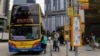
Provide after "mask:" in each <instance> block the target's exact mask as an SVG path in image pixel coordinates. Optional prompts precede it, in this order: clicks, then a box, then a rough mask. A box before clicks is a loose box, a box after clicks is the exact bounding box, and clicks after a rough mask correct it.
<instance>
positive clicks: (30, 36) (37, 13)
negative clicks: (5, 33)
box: [9, 4, 42, 52]
mask: <svg viewBox="0 0 100 56" xmlns="http://www.w3.org/2000/svg"><path fill="white" fill-rule="evenodd" d="M41 20H42V12H41V8H40V5H39V4H21V5H13V8H12V12H11V19H10V25H9V52H20V51H21V52H23V51H42V48H41V32H42V29H41V26H42V25H41V22H42V21H41Z"/></svg>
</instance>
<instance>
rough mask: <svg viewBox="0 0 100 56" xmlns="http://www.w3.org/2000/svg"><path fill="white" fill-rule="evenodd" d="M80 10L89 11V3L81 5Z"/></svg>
mask: <svg viewBox="0 0 100 56" xmlns="http://www.w3.org/2000/svg"><path fill="white" fill-rule="evenodd" d="M79 9H81V10H88V9H89V3H79Z"/></svg>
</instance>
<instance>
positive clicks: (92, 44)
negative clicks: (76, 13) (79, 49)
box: [90, 33, 96, 50]
mask: <svg viewBox="0 0 100 56" xmlns="http://www.w3.org/2000/svg"><path fill="white" fill-rule="evenodd" d="M95 43H96V40H95V35H94V34H93V33H91V35H90V44H91V47H92V50H95Z"/></svg>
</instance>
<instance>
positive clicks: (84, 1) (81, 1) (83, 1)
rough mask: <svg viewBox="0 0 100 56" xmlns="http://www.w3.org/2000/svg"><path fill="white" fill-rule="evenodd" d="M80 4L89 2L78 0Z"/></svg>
mask: <svg viewBox="0 0 100 56" xmlns="http://www.w3.org/2000/svg"><path fill="white" fill-rule="evenodd" d="M78 2H79V3H88V2H89V0H78Z"/></svg>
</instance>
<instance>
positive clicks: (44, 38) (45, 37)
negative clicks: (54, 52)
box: [41, 32, 48, 54]
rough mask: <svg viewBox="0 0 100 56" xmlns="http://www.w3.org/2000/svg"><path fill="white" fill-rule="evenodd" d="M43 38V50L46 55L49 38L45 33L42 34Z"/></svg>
mask: <svg viewBox="0 0 100 56" xmlns="http://www.w3.org/2000/svg"><path fill="white" fill-rule="evenodd" d="M42 34H43V35H42V38H41V48H42V50H43V51H44V54H45V53H46V46H47V41H48V40H47V36H46V34H45V32H43V33H42Z"/></svg>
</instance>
